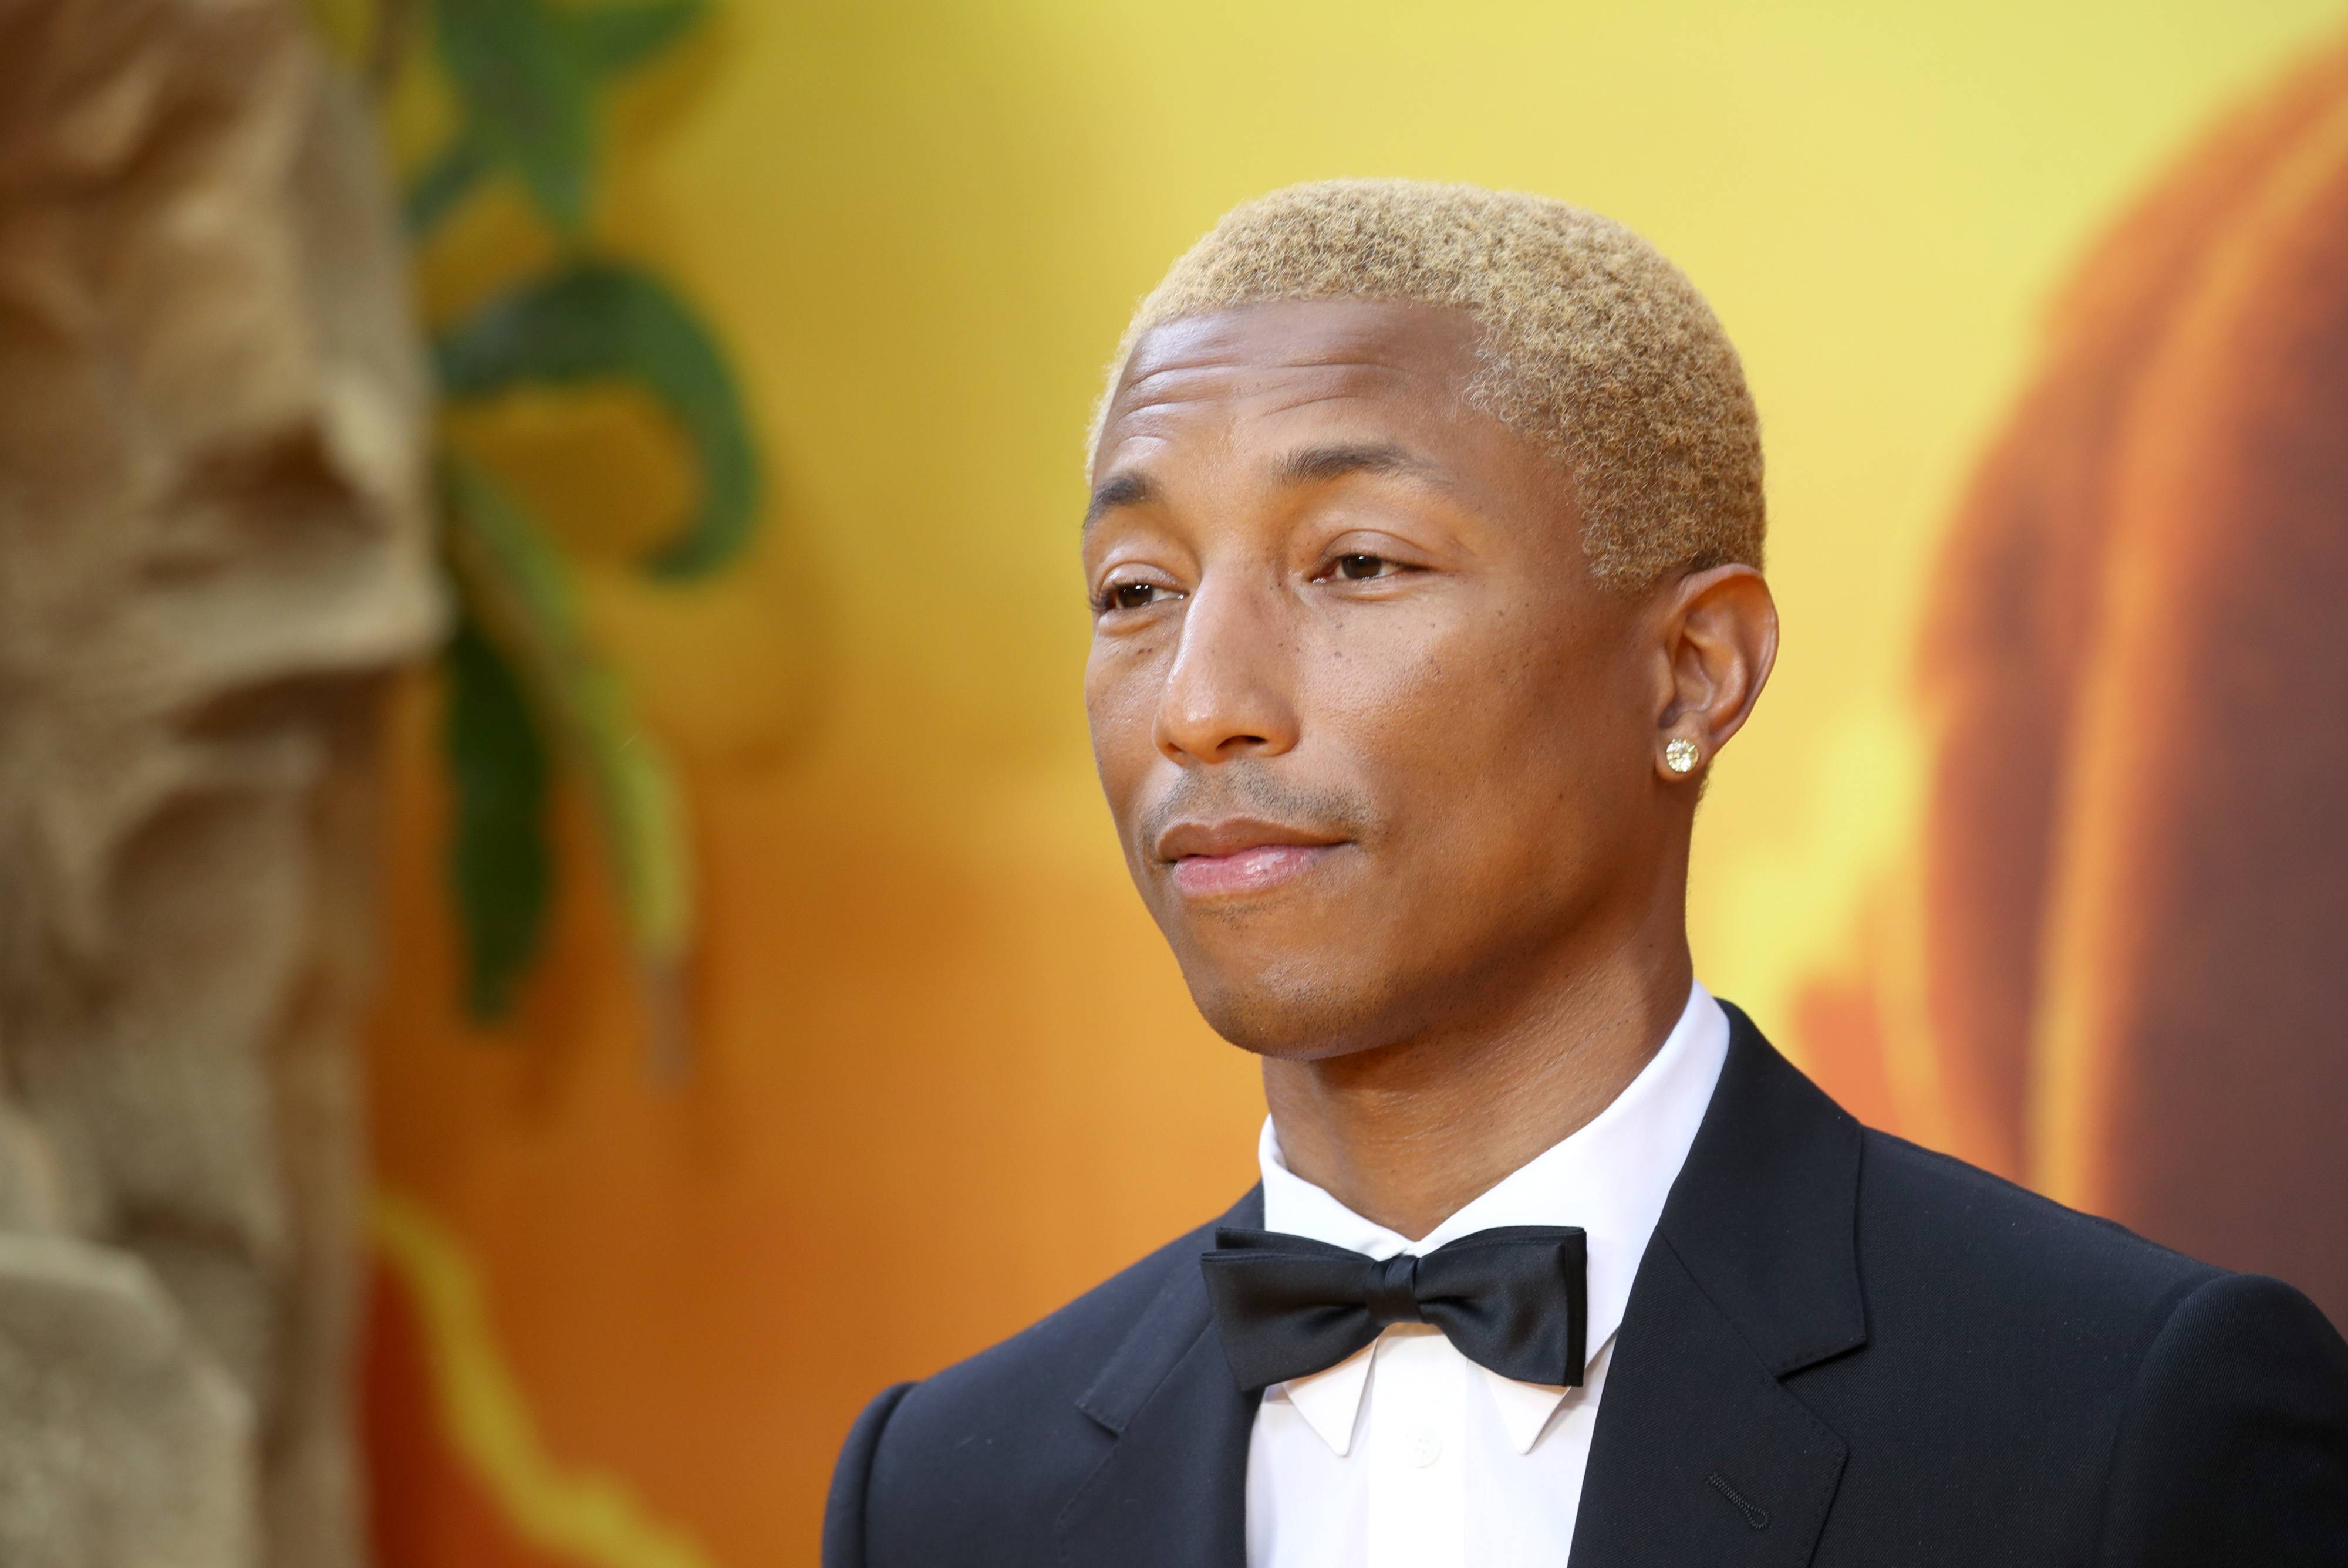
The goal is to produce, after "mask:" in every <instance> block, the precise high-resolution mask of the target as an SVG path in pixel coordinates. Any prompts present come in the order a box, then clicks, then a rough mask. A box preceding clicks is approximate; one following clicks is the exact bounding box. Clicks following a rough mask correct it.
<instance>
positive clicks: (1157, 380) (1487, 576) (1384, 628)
mask: <svg viewBox="0 0 2348 1568" xmlns="http://www.w3.org/2000/svg"><path fill="white" fill-rule="evenodd" d="M1477 341H1478V339H1477V333H1476V331H1475V328H1474V325H1473V323H1472V322H1471V321H1470V320H1469V319H1468V317H1466V316H1465V315H1464V314H1461V313H1457V312H1452V311H1446V310H1439V309H1436V308H1432V307H1426V306H1417V305H1404V304H1394V303H1386V302H1361V301H1331V302H1323V301H1314V302H1291V303H1282V304H1273V305H1259V306H1252V307H1249V308H1247V309H1243V310H1236V311H1230V312H1225V313H1217V314H1212V315H1206V316H1198V317H1192V318H1188V319H1185V320H1182V321H1178V322H1174V323H1169V324H1168V325H1165V326H1162V327H1159V328H1158V329H1156V330H1154V331H1152V332H1150V333H1148V334H1147V335H1145V336H1144V337H1143V338H1142V340H1141V342H1140V343H1139V344H1138V346H1137V348H1136V351H1135V353H1134V354H1133V357H1132V361H1131V363H1130V364H1129V365H1128V369H1127V371H1126V374H1125V376H1124V378H1123V380H1122V382H1121V383H1120V384H1119V385H1118V387H1117V393H1116V395H1115V397H1114V398H1113V400H1112V402H1111V404H1110V406H1109V410H1108V416H1107V423H1106V425H1105V426H1104V428H1103V432H1102V436H1101V442H1100V446H1099V449H1098V451H1097V453H1096V454H1095V458H1094V469H1093V481H1094V485H1095V494H1094V503H1093V511H1092V516H1091V518H1090V520H1089V521H1088V523H1087V525H1086V532H1085V538H1084V561H1085V573H1086V580H1087V582H1088V584H1089V587H1090V589H1091V592H1092V596H1093V603H1094V607H1095V612H1096V618H1097V619H1096V622H1095V630H1094V636H1093V646H1092V655H1091V659H1090V661H1089V663H1088V665H1087V667H1086V708H1087V711H1088V712H1089V714H1090V717H1091V723H1092V736H1093V750H1094V754H1095V757H1096V759H1097V763H1098V764H1099V768H1100V775H1101V782H1102V784H1103V786H1104V787H1105V788H1106V790H1107V794H1108V802H1109V807H1110V810H1111V811H1112V813H1113V814H1114V815H1115V816H1116V818H1117V829H1118V833H1119V835H1120V837H1121V839H1122V841H1123V843H1124V845H1125V852H1126V857H1127V860H1128V865H1129V866H1130V867H1131V869H1132V872H1133V877H1134V880H1135V882H1136V883H1137V884H1138V886H1139V887H1140V889H1141V894H1142V897H1143V898H1144V899H1145V900H1146V901H1147V902H1148V905H1149V908H1150V912H1151V913H1152V914H1153V915H1154V916H1155V917H1157V920H1158V924H1159V927H1160V928H1161V929H1162V930H1163V931H1164V932H1165V933H1166V937H1167V939H1168V941H1169V942H1170V943H1171V944H1172V946H1173V948H1174V952H1175V955H1176V957H1177V958H1179V961H1180V963H1181V966H1182V971H1183V975H1184V977H1185V978H1186V979H1187V980H1188V981H1189V986H1190V990H1191V994H1192V996H1193V997H1194V998H1195V999H1197V1001H1198V1004H1199V1007H1200V1010H1201V1011H1202V1012H1203V1013H1204V1014H1205V1015H1206V1017H1207V1019H1208V1021H1209V1022H1210V1023H1211V1024H1213V1025H1214V1027H1215V1028H1216V1030H1218V1031H1220V1033H1221V1034H1222V1035H1223V1036H1224V1037H1225V1038H1227V1039H1229V1040H1231V1041H1232V1042H1234V1043H1235V1044H1238V1045H1241V1046H1244V1047H1246V1048H1248V1049H1250V1050H1257V1051H1262V1052H1263V1053H1265V1054H1267V1055H1272V1056H1279V1057H1287V1058H1313V1057H1323V1056H1332V1055H1337V1054H1341V1053H1344V1052H1347V1051H1351V1050H1363V1049H1366V1048H1370V1047H1375V1046H1378V1045H1382V1044H1387V1043H1391V1042H1394V1041H1395V1040H1406V1039H1410V1038H1414V1037H1416V1036H1417V1035H1420V1034H1422V1033H1424V1032H1426V1031H1427V1030H1431V1029H1439V1028H1442V1027H1444V1026H1446V1025H1451V1024H1458V1023H1463V1022H1467V1021H1468V1020H1471V1019H1473V1018H1475V1017H1477V1016H1478V1015H1483V1014H1487V1013H1489V1014H1492V1015H1495V1016H1498V1015H1500V1014H1504V1013H1507V1012H1509V1011H1510V1010H1512V1009H1514V1008H1516V1007H1517V1006H1518V1005H1519V1004H1520V1003H1521V1002H1522V1001H1523V999H1525V997H1526V996H1528V995H1529V994H1532V992H1533V990H1534V988H1536V987H1538V986H1540V985H1543V984H1552V983H1554V982H1555V980H1556V979H1558V978H1559V977H1558V974H1557V970H1558V965H1559V960H1560V954H1561V953H1563V952H1565V951H1567V950H1568V949H1569V948H1570V946H1571V943H1572V939H1573V936H1574V933H1575V932H1576V930H1577V928H1580V927H1584V926H1586V925H1587V924H1588V923H1589V922H1591V920H1593V919H1603V918H1605V917H1606V913H1605V912H1606V911H1607V910H1608V909H1609V908H1610V907H1615V906H1619V905H1621V904H1622V903H1623V902H1624V898H1623V897H1619V896H1617V895H1622V894H1623V893H1624V892H1625V891H1626V889H1627V888H1628V886H1630V884H1632V883H1633V882H1636V881H1637V880H1638V879H1640V878H1642V877H1646V878H1652V876H1653V873H1654V867H1655V865H1656V858H1657V856H1658V855H1659V854H1660V853H1663V850H1662V848H1661V846H1663V845H1667V844H1668V842H1669V837H1668V835H1669V834H1670V832H1671V831H1672V823H1673V820H1674V816H1675V814H1676V821H1677V825H1678V827H1677V830H1678V832H1679V833H1681V834H1683V835H1684V832H1685V817H1684V811H1685V809H1686V808H1685V806H1684V794H1683V796H1682V804H1677V805H1674V804H1673V803H1670V802H1666V801H1665V800H1664V799H1663V786H1660V785H1659V784H1658V782H1657V780H1656V778H1655V771H1654V762H1653V757H1654V748H1655V745H1656V740H1655V734H1656V731H1655V718H1656V714H1657V710H1658V706H1659V702H1660V697H1659V685H1658V682H1659V680H1660V681H1664V682H1667V680H1668V670H1667V669H1663V670H1659V669H1658V655H1657V653H1656V652H1655V651H1654V644H1653V639H1650V638H1645V637H1643V636H1642V635H1641V631H1642V628H1643V626H1644V624H1645V620H1646V617H1647V606H1646V604H1645V602H1644V601H1643V600H1636V599H1626V598H1625V597H1623V596H1621V595H1615V594H1609V593H1607V592H1605V591H1603V590H1601V588H1600V587H1599V585H1598V584H1597V583H1596V582H1595V581H1593V579H1591V575H1590V571H1589V569H1588V566H1587V564H1586V562H1585V560H1584V559H1583V552H1582V548H1581V522H1580V519H1579V518H1578V517H1577V516H1576V514H1575V509H1574V507H1573V503H1572V500H1571V497H1570V489H1569V485H1568V482H1567V479H1566V477H1565V475H1564V472H1563V470H1562V469H1561V468H1560V466H1559V465H1558V463H1557V461H1556V460H1555V459H1554V458H1553V457H1551V456H1550V455H1548V454H1547V453H1546V452H1545V451H1544V450H1542V448H1541V447H1540V446H1539V445H1538V444H1537V443H1536V442H1535V441H1533V440H1532V439H1530V438H1529V437H1527V436H1522V435H1520V434H1519V433H1518V432H1516V431H1514V430H1512V429H1510V428H1509V427H1508V426H1506V425H1502V424H1501V423H1500V422H1499V421H1498V419H1497V418H1495V417H1494V416H1492V415H1488V414H1486V413H1484V412H1482V411H1480V410H1478V409H1476V408H1473V407H1471V406H1469V405H1468V403H1467V402H1466V400H1465V391H1466V388H1467V386H1468V381H1469V378H1470V377H1471V376H1472V375H1473V374H1475V372H1476V369H1477V358H1476V349H1477ZM1663 663H1664V664H1666V665H1667V663H1668V661H1663Z"/></svg>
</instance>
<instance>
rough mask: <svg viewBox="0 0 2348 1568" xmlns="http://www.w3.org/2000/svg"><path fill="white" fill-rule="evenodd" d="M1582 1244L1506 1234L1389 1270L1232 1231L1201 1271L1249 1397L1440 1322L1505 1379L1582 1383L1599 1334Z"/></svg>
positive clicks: (1550, 1230)
mask: <svg viewBox="0 0 2348 1568" xmlns="http://www.w3.org/2000/svg"><path fill="white" fill-rule="evenodd" d="M1583 1240H1584V1238H1583V1235H1582V1233H1581V1231H1580V1230H1579V1229H1575V1228H1572V1227H1569V1226H1565V1225H1503V1226H1500V1227H1498V1228H1497V1229H1494V1230H1486V1231H1478V1232H1476V1233H1475V1234H1474V1235H1464V1236H1461V1237H1460V1238H1459V1239H1458V1240H1457V1241H1455V1242H1448V1243H1446V1244H1445V1245H1442V1246H1439V1247H1437V1248H1436V1249H1435V1250H1434V1251H1433V1252H1430V1253H1427V1254H1426V1255H1424V1256H1417V1257H1414V1256H1412V1255H1409V1254H1404V1255H1400V1256H1397V1257H1390V1258H1386V1259H1385V1260H1384V1261H1380V1260H1379V1259H1377V1258H1375V1257H1368V1256H1365V1255H1363V1254H1361V1253H1358V1252H1349V1251H1347V1250H1346V1249H1345V1248H1344V1247H1342V1246H1331V1245H1329V1244H1328V1243H1326V1242H1318V1241H1313V1240H1311V1239H1310V1238H1308V1237H1305V1236H1301V1235H1282V1233H1281V1232H1279V1231H1257V1230H1240V1229H1236V1228H1234V1227H1232V1226H1230V1225H1225V1226H1223V1227H1221V1228H1220V1229H1219V1230H1217V1231H1216V1232H1215V1244H1216V1250H1214V1251H1213V1252H1210V1253H1208V1254H1206V1255H1204V1256H1202V1257H1201V1258H1200V1265H1201V1266H1203V1267H1204V1269H1205V1270H1206V1276H1207V1295H1208V1297H1209V1298H1210V1300H1211V1301H1212V1302H1213V1303H1214V1308H1215V1327H1217V1329H1219V1330H1220V1332H1221V1335H1222V1339H1223V1354H1224V1355H1226V1356H1228V1357H1229V1358H1231V1373H1232V1375H1233V1376H1234V1377H1236V1378H1239V1382H1240V1387H1241V1389H1248V1390H1253V1389H1262V1388H1267V1387H1269V1386H1270V1385H1272V1384H1273V1383H1280V1382H1285V1381H1286V1380H1287V1379H1289V1378H1302V1377H1303V1376H1305V1375H1306V1374H1307V1373H1311V1372H1318V1371H1321V1370H1323V1369H1324V1368H1330V1367H1334V1366H1335V1365H1336V1364H1337V1363H1338V1362H1340V1361H1342V1360H1344V1358H1346V1357H1348V1356H1351V1355H1352V1354H1354V1351H1356V1350H1359V1349H1360V1348H1362V1347H1363V1346H1365V1345H1367V1344H1368V1343H1369V1342H1370V1341H1371V1340H1373V1339H1375V1338H1376V1337H1378V1335H1379V1333H1380V1332H1381V1331H1382V1330H1383V1329H1385V1327H1386V1325H1388V1324H1389V1323H1432V1324H1434V1325H1435V1326H1436V1327H1437V1328H1440V1329H1442V1330H1443V1333H1444V1336H1445V1337H1447V1338H1448V1339H1449V1340H1450V1341H1451V1343H1452V1344H1453V1346H1454V1347H1456V1348H1457V1349H1458V1351H1459V1353H1460V1354H1461V1355H1462V1356H1465V1357H1467V1358H1468V1359H1469V1360H1470V1361H1473V1362H1476V1363H1477V1364H1478V1365H1479V1366H1484V1367H1489V1368H1491V1369H1492V1370H1493V1371H1495V1372H1498V1374H1500V1376H1502V1377H1503V1378H1515V1379H1516V1380H1517V1381H1518V1382H1520V1383H1547V1384H1551V1385H1557V1384H1579V1383H1580V1382H1581V1364H1582V1338H1583V1336H1584V1334H1585V1332H1586V1331H1587V1329H1588V1326H1589V1304H1588V1301H1587V1285H1586V1281H1585V1279H1584V1274H1585V1271H1586V1263H1587V1255H1586V1252H1585V1248H1584V1245H1583Z"/></svg>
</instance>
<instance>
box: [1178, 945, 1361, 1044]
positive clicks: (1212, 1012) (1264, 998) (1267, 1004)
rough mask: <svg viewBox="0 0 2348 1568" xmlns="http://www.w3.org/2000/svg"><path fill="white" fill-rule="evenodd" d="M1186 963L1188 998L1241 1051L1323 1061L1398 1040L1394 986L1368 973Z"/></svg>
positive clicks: (1305, 967)
mask: <svg viewBox="0 0 2348 1568" xmlns="http://www.w3.org/2000/svg"><path fill="white" fill-rule="evenodd" d="M1200 968H1201V966H1198V965H1194V964H1192V963H1188V962H1186V963H1184V964H1183V966H1182V978H1183V979H1185V980H1186V981H1187V982H1188V983H1189V988H1190V999H1191V1000H1192V1001H1193V1002H1194V1003H1196V1004H1197V1006H1198V1009H1199V1012H1200V1016H1201V1017H1203V1018H1204V1019H1205V1020H1207V1023H1208V1026H1209V1027H1210V1028H1211V1029H1213V1030H1214V1031H1215V1032H1216V1033H1217V1034H1219V1035H1221V1036H1222V1037H1223V1038H1224V1039H1225V1040H1229V1041H1231V1043H1232V1044H1233V1045H1236V1046H1238V1047H1239V1048H1240V1049H1241V1050H1245V1051H1251V1052H1252V1053H1253V1054H1255V1055H1257V1056H1268V1057H1272V1058H1275V1059H1277V1060H1279V1061H1322V1060H1325V1059H1326V1058H1329V1057H1333V1056H1347V1055H1351V1054H1352V1053H1353V1052H1354V1051H1357V1050H1371V1049H1374V1048H1375V1047H1377V1046H1381V1045H1386V1044H1390V1043H1392V1041H1393V1040H1394V1039H1395V1038H1398V1031H1397V1030H1395V1014H1396V1011H1397V1009H1396V1008H1395V1005H1394V1001H1395V999H1394V996H1393V994H1392V988H1391V986H1390V985H1388V984H1382V983H1379V982H1378V981H1377V980H1376V979H1373V978H1372V977H1369V976H1361V977H1359V978H1355V977H1351V976H1345V975H1342V974H1331V973H1329V972H1327V971H1326V970H1323V969H1322V968H1320V967H1318V966H1278V967H1273V968H1266V969H1262V970H1258V971H1255V972H1252V973H1248V974H1244V975H1234V974H1231V973H1229V972H1227V971H1222V970H1220V969H1218V970H1216V971H1215V972H1212V973H1201V972H1200Z"/></svg>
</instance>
